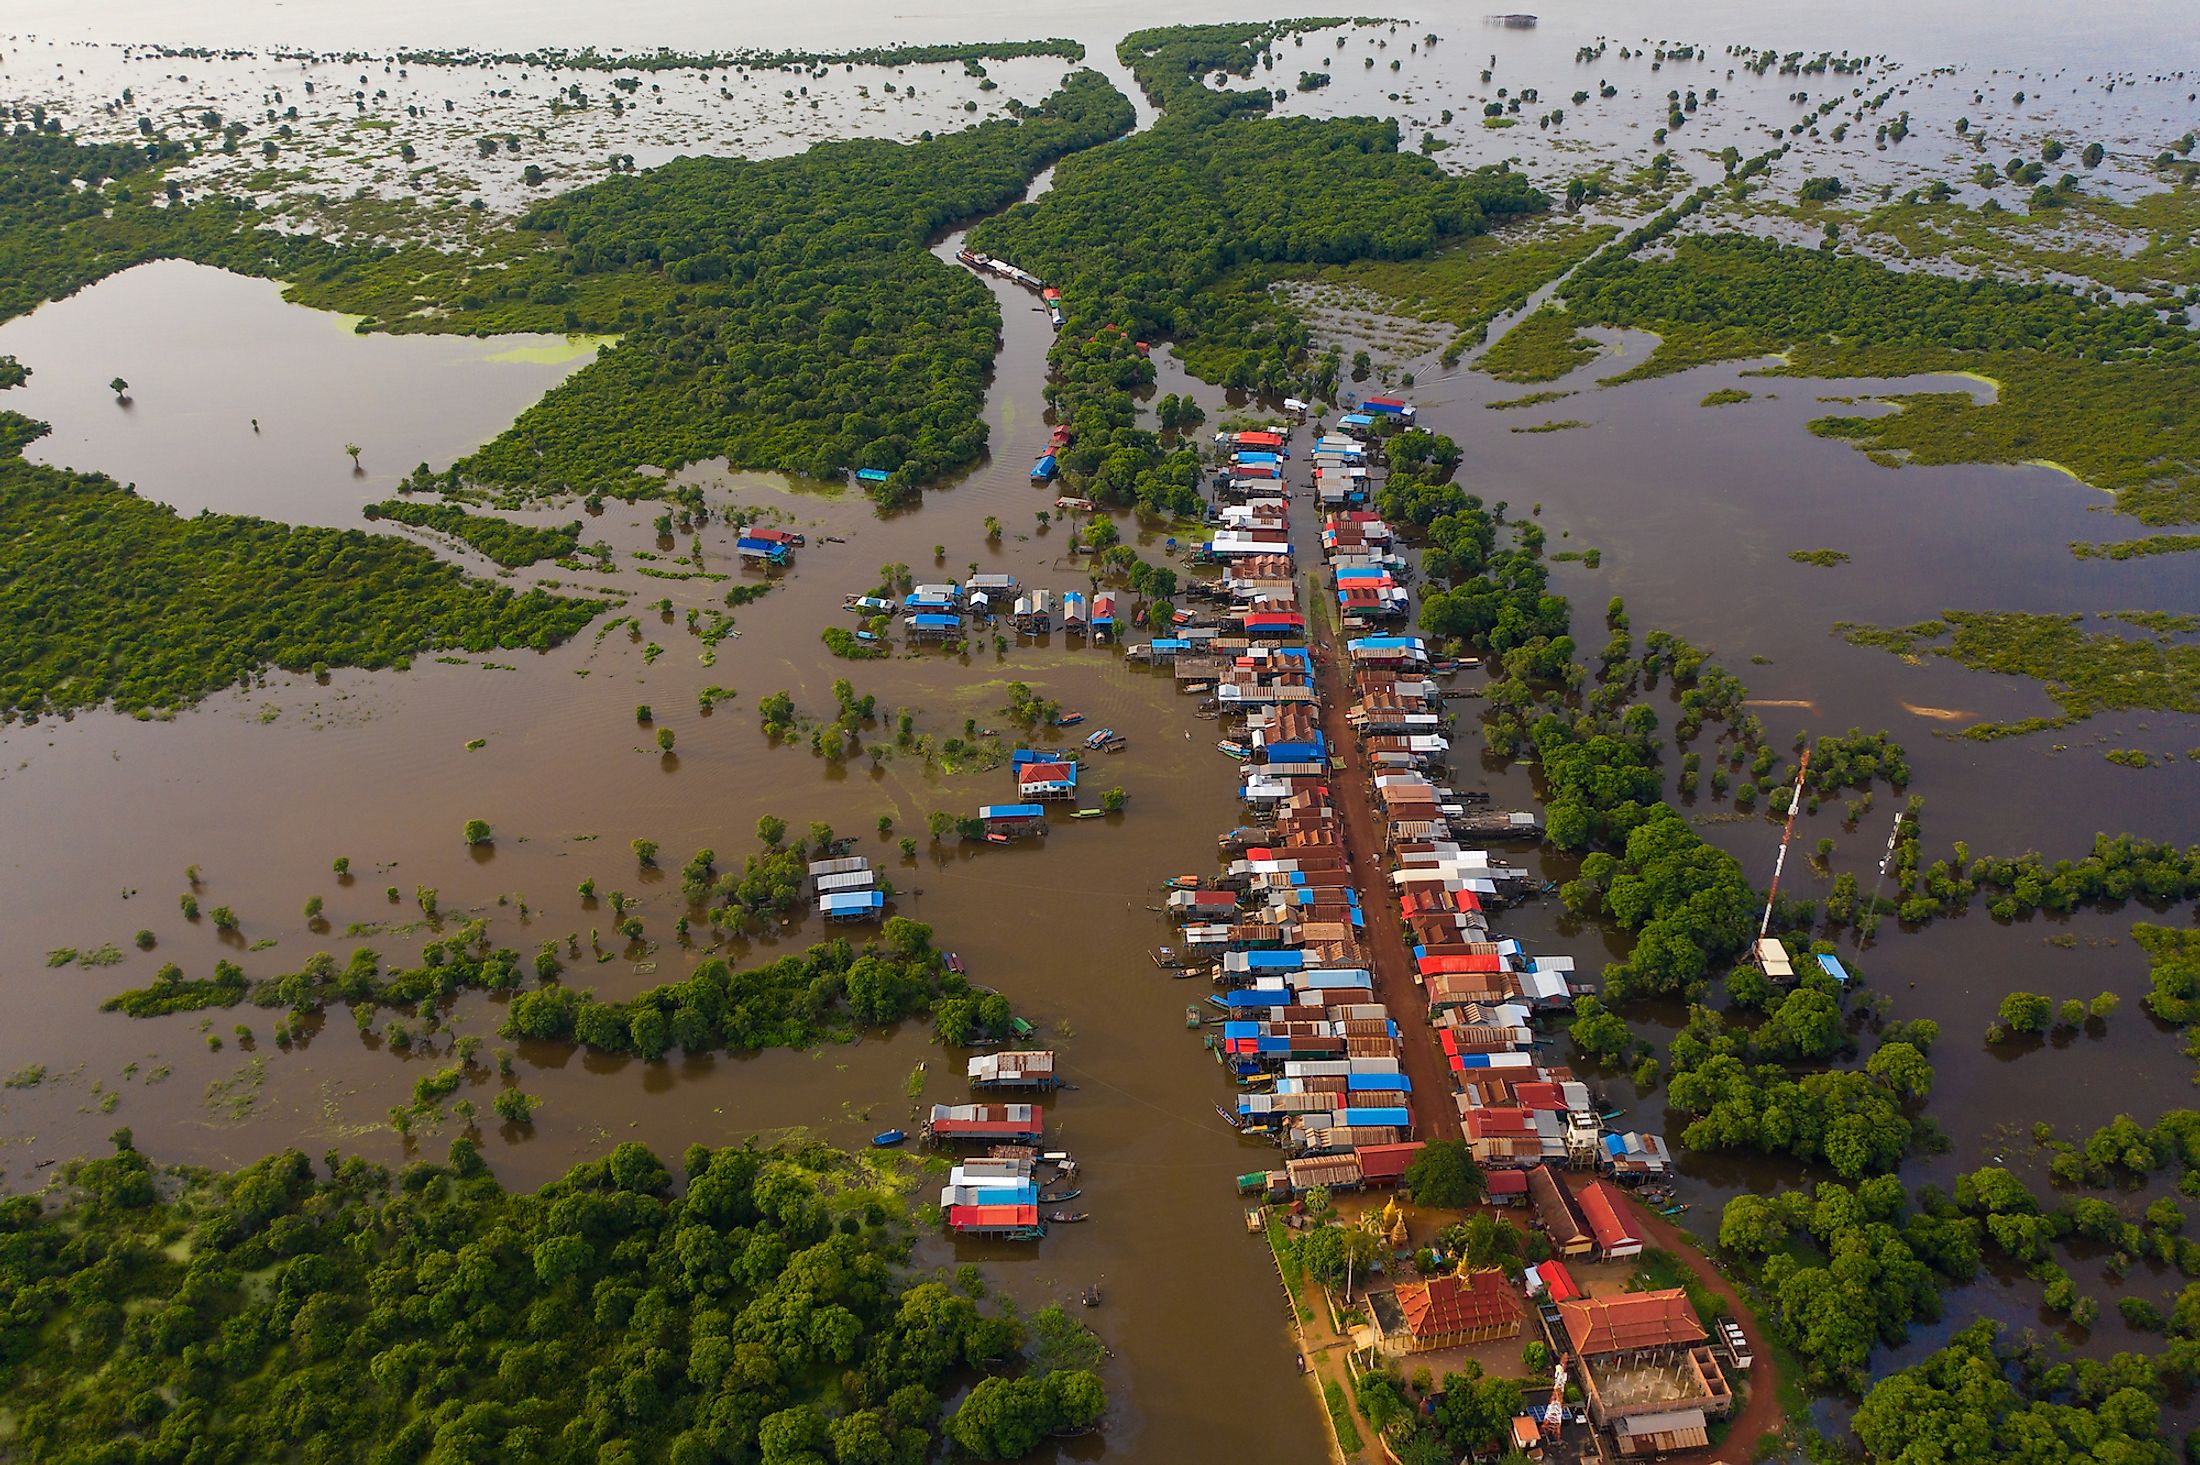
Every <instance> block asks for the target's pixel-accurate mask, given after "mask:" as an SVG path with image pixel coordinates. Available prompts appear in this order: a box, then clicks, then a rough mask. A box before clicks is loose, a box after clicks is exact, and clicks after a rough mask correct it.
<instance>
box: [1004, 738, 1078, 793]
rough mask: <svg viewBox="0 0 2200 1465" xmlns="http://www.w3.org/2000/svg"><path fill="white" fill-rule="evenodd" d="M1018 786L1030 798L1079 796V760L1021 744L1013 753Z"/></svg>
mask: <svg viewBox="0 0 2200 1465" xmlns="http://www.w3.org/2000/svg"><path fill="white" fill-rule="evenodd" d="M1012 757H1013V760H1014V763H1015V768H1016V787H1017V790H1018V791H1019V792H1020V793H1022V795H1023V796H1024V799H1025V801H1026V802H1029V801H1032V800H1052V799H1074V798H1076V797H1077V760H1076V759H1074V758H1056V757H1053V756H1052V755H1049V754H1043V753H1038V752H1035V751H1033V750H1032V749H1030V748H1018V749H1017V750H1016V752H1015V753H1014V754H1013V755H1012Z"/></svg>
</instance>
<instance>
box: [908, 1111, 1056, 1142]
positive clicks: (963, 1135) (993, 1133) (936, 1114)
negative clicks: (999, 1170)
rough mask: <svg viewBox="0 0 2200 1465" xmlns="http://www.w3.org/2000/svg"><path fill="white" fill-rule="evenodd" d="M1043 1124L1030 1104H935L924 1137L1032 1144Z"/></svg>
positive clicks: (1041, 1131) (946, 1140)
mask: <svg viewBox="0 0 2200 1465" xmlns="http://www.w3.org/2000/svg"><path fill="white" fill-rule="evenodd" d="M1045 1129H1046V1123H1045V1119H1044V1117H1043V1116H1042V1115H1041V1114H1040V1112H1039V1109H1038V1107H1037V1106H1036V1105H1033V1104H934V1105H933V1106H932V1114H931V1117H930V1118H928V1119H926V1120H925V1121H924V1137H925V1138H926V1139H929V1140H932V1141H934V1142H935V1143H939V1144H949V1143H978V1144H1012V1143H1022V1144H1035V1143H1037V1142H1038V1139H1039V1137H1040V1135H1041V1134H1043V1133H1044V1132H1045Z"/></svg>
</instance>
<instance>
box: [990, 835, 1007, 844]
mask: <svg viewBox="0 0 2200 1465" xmlns="http://www.w3.org/2000/svg"><path fill="white" fill-rule="evenodd" d="M985 842H986V843H987V844H1007V843H1008V836H1007V835H1005V834H989V835H987V836H986V837H985Z"/></svg>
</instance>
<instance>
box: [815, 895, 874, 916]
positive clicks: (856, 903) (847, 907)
mask: <svg viewBox="0 0 2200 1465" xmlns="http://www.w3.org/2000/svg"><path fill="white" fill-rule="evenodd" d="M817 910H818V914H819V915H822V916H823V917H824V918H825V919H826V920H828V921H835V922H848V921H869V920H875V919H877V918H878V917H879V916H881V915H884V914H885V912H886V897H885V895H884V894H883V893H882V892H880V891H877V890H843V891H837V892H835V893H833V894H831V895H821V896H819V897H818V898H817Z"/></svg>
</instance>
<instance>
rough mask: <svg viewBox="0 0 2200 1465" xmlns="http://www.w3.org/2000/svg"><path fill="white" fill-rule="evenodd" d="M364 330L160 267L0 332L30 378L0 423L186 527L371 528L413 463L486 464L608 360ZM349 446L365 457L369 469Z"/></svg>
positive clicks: (240, 279) (166, 264)
mask: <svg viewBox="0 0 2200 1465" xmlns="http://www.w3.org/2000/svg"><path fill="white" fill-rule="evenodd" d="M352 324H353V321H352V318H351V317H349V316H342V315H335V314H331V313H329V312H327V311H319V310H306V309H302V308H301V307H299V306H295V305H291V304H289V303H288V302H286V301H285V300H284V299H283V287H282V286H281V285H279V284H277V283H276V282H275V281H272V280H255V279H248V278H246V277H245V276H243V275H234V274H231V273H229V272H228V271H226V270H217V269H210V268H208V267H207V266H205V265H196V264H190V263H187V262H185V261H183V260H158V261H155V262H154V263H152V264H145V265H139V266H138V267H137V268H135V269H131V270H125V271H123V272H122V273H121V274H119V275H110V276H109V277H108V278H106V279H105V280H102V281H100V282H99V283H98V284H96V285H93V286H91V287H89V288H87V289H84V290H81V291H79V292H77V293H76V294H75V295H73V296H71V297H70V298H68V299H67V300H62V301H56V302H55V303H53V304H51V305H48V306H46V307H45V308H44V309H42V310H38V311H36V312H34V313H32V314H30V315H27V316H20V317H18V318H17V319H15V320H12V321H9V322H8V323H6V324H5V325H0V355H12V356H14V357H15V358H16V359H17V360H19V361H22V362H23V363H24V364H25V365H27V366H29V367H30V368H31V379H30V380H29V381H28V382H27V383H25V384H24V385H23V386H21V387H18V388H16V389H15V390H14V391H11V392H9V393H8V394H7V395H6V396H5V398H0V406H5V407H6V408H7V409H8V410H9V411H13V412H20V413H22V414H24V415H25V416H27V417H33V418H36V419H37V420H39V421H41V422H44V423H47V424H49V425H50V426H51V427H52V428H53V431H52V432H51V433H49V434H47V436H45V437H44V438H41V439H40V440H39V441H37V442H36V443H33V444H32V445H31V448H30V450H29V453H28V456H29V457H31V458H32V459H34V460H35V461H37V462H41V463H52V464H55V465H57V466H60V467H65V468H78V469H85V470H97V471H99V472H103V473H105V474H107V475H108V476H109V477H110V478H114V479H116V480H118V481H119V482H123V483H135V484H136V485H138V488H139V490H140V492H141V493H142V494H143V495H144V496H145V497H146V498H149V499H154V500H157V501H158V502H160V503H164V504H167V505H169V506H170V507H171V508H173V509H175V510H176V511H177V512H178V513H180V514H186V515H189V514H195V513H198V512H199V511H200V510H201V509H210V510H212V511H214V512H215V513H219V514H258V515H261V516H263V517H266V518H270V519H283V520H287V521H289V522H291V523H294V524H327V525H334V526H337V527H339V528H345V529H357V528H360V527H362V521H361V519H360V516H359V509H360V506H361V505H363V504H368V503H372V502H374V501H375V500H376V499H383V498H388V497H389V496H390V495H391V493H393V492H394V491H395V490H396V488H397V484H398V481H399V480H400V479H402V478H403V477H404V476H405V475H406V474H408V473H410V472H412V470H413V467H414V465H415V464H419V463H432V464H435V465H437V466H438V467H441V466H442V465H443V464H446V463H449V462H450V461H451V460H452V459H454V458H459V457H463V456H465V455H466V454H467V453H470V452H472V451H473V450H474V449H476V448H478V447H480V446H481V445H482V444H483V443H485V442H487V441H489V440H490V439H491V438H493V437H495V436H496V435H497V434H498V433H500V432H502V431H504V429H505V428H506V427H509V426H510V425H511V422H512V419H513V418H515V417H517V416H518V415H519V414H520V413H521V412H522V411H524V410H525V409H526V408H527V407H528V406H529V405H530V404H532V403H533V402H535V401H537V400H538V399H539V398H540V397H541V396H542V394H543V393H544V392H547V391H549V390H550V388H552V387H554V386H556V385H557V384H558V383H559V382H561V381H563V380H565V378H566V377H568V376H570V375H572V374H573V373H574V372H575V371H577V370H579V369H580V367H582V366H583V365H585V364H586V363H587V362H588V361H589V360H590V359H591V358H593V356H594V355H595V349H596V348H595V342H594V341H593V340H591V339H588V338H583V337H573V338H570V339H569V338H567V337H564V336H545V335H511V336H480V337H473V336H389V335H364V336H363V335H359V334H357V333H355V332H354V331H353V330H352ZM117 377H120V378H122V380H123V381H125V382H127V383H128V384H129V390H128V394H127V396H126V397H123V398H118V397H117V395H116V394H115V392H114V391H113V390H112V388H111V387H110V385H109V384H110V383H111V382H112V381H113V380H114V379H115V378H117ZM349 444H358V445H360V446H361V447H362V448H363V449H364V451H362V452H361V454H360V456H359V460H358V466H357V467H356V468H355V467H354V466H353V462H352V459H351V457H350V456H349V455H348V454H347V453H346V452H345V448H346V446H347V445H349Z"/></svg>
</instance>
